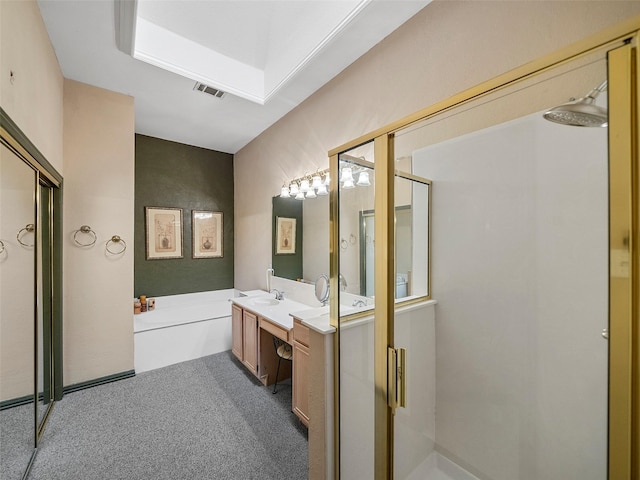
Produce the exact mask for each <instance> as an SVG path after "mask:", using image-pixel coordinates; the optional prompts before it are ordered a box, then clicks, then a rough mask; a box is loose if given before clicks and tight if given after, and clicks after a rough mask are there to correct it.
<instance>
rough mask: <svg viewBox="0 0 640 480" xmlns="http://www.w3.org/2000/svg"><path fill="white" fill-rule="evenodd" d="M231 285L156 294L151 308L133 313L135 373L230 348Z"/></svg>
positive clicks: (232, 295) (233, 291)
mask: <svg viewBox="0 0 640 480" xmlns="http://www.w3.org/2000/svg"><path fill="white" fill-rule="evenodd" d="M238 295H239V292H237V291H236V290H234V289H227V290H218V291H215V292H199V293H189V294H183V295H171V296H167V297H156V308H155V310H153V311H150V312H145V313H141V314H139V315H134V316H133V322H134V368H135V371H136V373H140V372H145V371H148V370H154V369H156V368H161V367H166V366H168V365H172V364H174V363H179V362H184V361H187V360H194V359H196V358H200V357H204V356H206V355H213V354H214V353H219V352H223V351H225V350H230V349H231V302H230V301H229V298H233V297H235V296H238Z"/></svg>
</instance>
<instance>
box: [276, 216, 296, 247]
mask: <svg viewBox="0 0 640 480" xmlns="http://www.w3.org/2000/svg"><path fill="white" fill-rule="evenodd" d="M295 253H296V219H295V218H287V217H277V219H276V255H295Z"/></svg>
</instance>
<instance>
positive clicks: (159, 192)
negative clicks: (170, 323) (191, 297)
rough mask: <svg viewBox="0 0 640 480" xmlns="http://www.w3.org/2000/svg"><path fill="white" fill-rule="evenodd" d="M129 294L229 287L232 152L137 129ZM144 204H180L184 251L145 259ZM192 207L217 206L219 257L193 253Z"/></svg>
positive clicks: (231, 229) (166, 205) (209, 207)
mask: <svg viewBox="0 0 640 480" xmlns="http://www.w3.org/2000/svg"><path fill="white" fill-rule="evenodd" d="M135 173H136V179H135V233H134V235H135V238H134V243H135V251H134V268H135V280H134V283H135V284H134V296H136V297H138V296H140V295H147V296H152V297H156V296H162V295H176V294H181V293H193V292H205V291H209V290H222V289H225V288H233V286H234V279H233V155H232V154H230V153H222V152H217V151H214V150H207V149H205V148H200V147H193V146H190V145H184V144H181V143H176V142H171V141H168V140H161V139H159V138H154V137H148V136H145V135H136V167H135ZM145 207H171V208H181V209H182V234H183V235H182V246H183V257H182V258H172V259H161V260H160V259H156V260H147V259H146V234H145ZM192 210H208V211H214V212H222V213H223V215H222V219H223V240H222V248H223V251H222V255H223V256H222V257H221V258H197V259H195V258H192V248H193V245H192V232H191V212H192Z"/></svg>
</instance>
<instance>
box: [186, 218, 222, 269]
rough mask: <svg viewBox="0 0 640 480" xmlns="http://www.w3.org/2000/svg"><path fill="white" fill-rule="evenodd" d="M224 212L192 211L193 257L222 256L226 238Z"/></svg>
mask: <svg viewBox="0 0 640 480" xmlns="http://www.w3.org/2000/svg"><path fill="white" fill-rule="evenodd" d="M222 220H223V216H222V212H212V211H208V210H192V211H191V238H192V242H193V249H192V251H191V252H192V253H191V256H192V257H193V258H221V257H222V256H223V250H222V242H223V238H224V235H223V233H224V230H223V229H224V223H223V221H222Z"/></svg>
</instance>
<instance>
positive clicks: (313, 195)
mask: <svg viewBox="0 0 640 480" xmlns="http://www.w3.org/2000/svg"><path fill="white" fill-rule="evenodd" d="M307 198H316V191H315V190H314V189H313V188H310V189H309V191H308V192H307Z"/></svg>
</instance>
